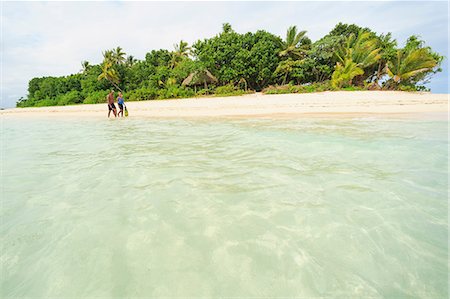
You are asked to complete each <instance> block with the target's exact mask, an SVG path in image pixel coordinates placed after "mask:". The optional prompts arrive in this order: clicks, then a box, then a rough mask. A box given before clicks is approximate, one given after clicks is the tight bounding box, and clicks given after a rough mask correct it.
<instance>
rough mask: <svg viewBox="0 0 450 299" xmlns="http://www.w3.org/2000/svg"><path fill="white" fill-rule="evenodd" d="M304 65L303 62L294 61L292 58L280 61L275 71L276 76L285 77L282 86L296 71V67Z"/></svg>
mask: <svg viewBox="0 0 450 299" xmlns="http://www.w3.org/2000/svg"><path fill="white" fill-rule="evenodd" d="M302 63H303V60H292V59H291V58H288V59H287V60H283V61H280V63H279V64H278V66H277V68H276V70H275V74H281V75H283V82H281V85H284V84H286V81H287V78H288V76H289V75H290V74H291V73H292V72H293V71H294V69H295V68H296V67H298V66H300V65H301V64H302Z"/></svg>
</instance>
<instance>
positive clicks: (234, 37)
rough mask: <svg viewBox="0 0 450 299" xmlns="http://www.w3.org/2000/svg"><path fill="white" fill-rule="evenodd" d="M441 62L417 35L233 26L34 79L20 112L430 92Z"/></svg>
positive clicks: (343, 27) (348, 27)
mask: <svg viewBox="0 0 450 299" xmlns="http://www.w3.org/2000/svg"><path fill="white" fill-rule="evenodd" d="M442 60H443V57H442V56H441V55H439V54H437V53H435V52H434V51H433V50H432V49H431V48H430V47H427V46H426V45H425V43H424V42H423V41H422V40H420V39H419V38H418V37H416V36H411V37H410V38H409V39H408V40H407V42H406V44H405V46H404V47H398V45H397V41H396V40H395V39H394V38H393V37H392V35H391V33H387V34H380V35H378V34H377V33H375V32H373V31H371V30H370V29H369V28H362V27H360V26H357V25H355V24H342V23H339V24H337V25H336V26H335V28H333V29H332V30H331V31H330V32H329V33H328V34H327V35H325V36H324V37H322V38H321V39H319V40H317V41H315V42H312V41H311V40H310V39H309V38H308V36H307V32H306V31H305V30H298V29H297V27H296V26H291V27H289V28H288V29H287V31H286V36H285V37H284V38H281V37H279V36H277V35H274V34H272V33H270V32H267V31H264V30H258V31H256V32H247V33H238V32H236V31H234V30H233V28H232V26H231V25H230V24H228V23H226V24H223V27H222V31H221V32H220V33H219V34H217V35H216V36H213V37H211V38H207V39H203V40H198V41H196V42H194V43H193V44H191V45H189V44H188V43H187V42H186V41H183V40H181V41H179V42H178V43H177V44H175V45H174V49H173V50H165V49H160V50H151V51H150V52H148V53H147V54H146V55H145V57H144V58H143V59H141V60H139V59H136V58H135V57H134V56H132V55H127V54H126V53H125V51H124V50H123V49H122V48H121V47H116V48H114V49H111V50H106V51H104V52H103V60H102V61H101V62H100V63H99V64H91V63H90V62H88V61H83V62H81V70H80V71H79V72H78V73H77V74H73V75H69V76H64V77H42V78H33V79H31V80H30V82H29V84H28V96H27V98H21V99H20V100H19V101H18V102H17V106H18V107H27V106H49V105H72V104H81V103H90V104H91V103H100V102H105V96H106V94H107V93H108V90H110V89H115V90H121V91H123V92H124V95H125V98H126V99H127V100H134V101H141V100H154V99H166V98H183V97H192V96H201V95H211V94H216V95H220V96H226V95H239V94H243V93H247V92H252V91H263V92H266V93H292V92H316V91H324V90H340V89H343V90H361V89H368V88H370V89H371V88H376V89H390V90H411V91H413V90H424V89H425V87H424V84H425V83H427V82H428V81H429V79H430V77H431V76H432V75H433V74H435V73H436V72H439V71H440V70H441V69H440V65H441V63H442ZM204 74H207V76H203V77H202V78H200V77H201V76H200V75H204ZM199 78H200V79H201V80H200V79H199Z"/></svg>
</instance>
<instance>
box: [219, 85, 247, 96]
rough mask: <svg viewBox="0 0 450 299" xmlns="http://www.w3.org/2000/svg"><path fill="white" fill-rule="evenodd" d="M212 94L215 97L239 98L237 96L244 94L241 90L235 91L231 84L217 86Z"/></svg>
mask: <svg viewBox="0 0 450 299" xmlns="http://www.w3.org/2000/svg"><path fill="white" fill-rule="evenodd" d="M214 93H215V94H216V95H217V96H221V97H223V96H239V95H243V94H244V93H245V91H243V90H241V89H236V88H235V87H234V86H233V84H227V85H224V86H219V87H217V88H216V90H215V91H214Z"/></svg>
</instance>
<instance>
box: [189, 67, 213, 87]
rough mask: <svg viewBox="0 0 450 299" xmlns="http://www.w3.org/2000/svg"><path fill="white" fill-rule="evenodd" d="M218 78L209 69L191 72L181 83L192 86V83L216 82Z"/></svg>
mask: <svg viewBox="0 0 450 299" xmlns="http://www.w3.org/2000/svg"><path fill="white" fill-rule="evenodd" d="M216 82H217V78H216V77H214V75H213V74H211V72H210V71H208V70H202V71H195V72H192V73H190V74H189V76H187V77H186V79H184V80H183V82H182V83H181V85H183V86H186V85H188V86H192V85H202V84H205V83H216Z"/></svg>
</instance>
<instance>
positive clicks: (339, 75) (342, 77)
mask: <svg viewBox="0 0 450 299" xmlns="http://www.w3.org/2000/svg"><path fill="white" fill-rule="evenodd" d="M363 73H364V71H363V69H362V68H360V67H359V66H358V64H357V63H356V62H353V61H352V60H351V59H349V58H347V59H345V60H344V62H343V63H342V64H341V63H340V62H338V63H337V64H336V68H335V70H334V72H333V75H332V77H331V85H332V86H333V87H336V88H340V87H347V86H350V85H352V80H353V78H355V77H356V76H359V75H362V74H363Z"/></svg>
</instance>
